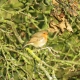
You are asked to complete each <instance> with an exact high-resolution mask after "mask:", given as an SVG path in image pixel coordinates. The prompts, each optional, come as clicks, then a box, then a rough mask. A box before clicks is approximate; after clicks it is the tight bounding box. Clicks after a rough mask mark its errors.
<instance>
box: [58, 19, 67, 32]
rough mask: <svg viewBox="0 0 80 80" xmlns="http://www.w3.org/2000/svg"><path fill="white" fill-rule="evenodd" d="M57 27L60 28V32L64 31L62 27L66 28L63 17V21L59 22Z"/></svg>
mask: <svg viewBox="0 0 80 80" xmlns="http://www.w3.org/2000/svg"><path fill="white" fill-rule="evenodd" d="M58 27H59V28H60V30H61V31H62V32H64V29H65V28H66V25H65V19H64V18H63V21H62V22H60V24H58Z"/></svg>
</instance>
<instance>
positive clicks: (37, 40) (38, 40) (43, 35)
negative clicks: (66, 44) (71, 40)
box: [23, 30, 48, 48]
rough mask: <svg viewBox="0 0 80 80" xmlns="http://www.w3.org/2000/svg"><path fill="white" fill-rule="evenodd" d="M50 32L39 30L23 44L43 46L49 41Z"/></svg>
mask: <svg viewBox="0 0 80 80" xmlns="http://www.w3.org/2000/svg"><path fill="white" fill-rule="evenodd" d="M47 39H48V32H47V31H45V30H44V31H39V32H37V33H35V34H33V35H32V37H31V39H30V40H29V41H28V42H27V43H26V44H25V45H24V46H23V48H25V47H26V46H27V45H32V46H34V47H36V48H38V47H43V46H44V45H45V44H46V43H47Z"/></svg>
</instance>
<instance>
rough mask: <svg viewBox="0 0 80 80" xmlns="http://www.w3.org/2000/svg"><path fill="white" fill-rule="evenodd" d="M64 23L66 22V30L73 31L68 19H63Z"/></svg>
mask: <svg viewBox="0 0 80 80" xmlns="http://www.w3.org/2000/svg"><path fill="white" fill-rule="evenodd" d="M65 24H66V27H67V28H66V29H67V30H68V31H70V32H73V29H72V27H71V25H70V24H69V23H68V21H67V20H65Z"/></svg>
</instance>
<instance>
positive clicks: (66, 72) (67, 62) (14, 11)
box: [0, 0, 80, 80]
mask: <svg viewBox="0 0 80 80" xmlns="http://www.w3.org/2000/svg"><path fill="white" fill-rule="evenodd" d="M77 1H78V0H77ZM59 3H60V2H59ZM59 5H60V7H61V8H62V7H63V6H62V5H61V4H59ZM79 7H80V5H79ZM53 8H54V5H53V4H52V0H0V80H79V79H80V15H78V16H77V17H74V16H70V15H69V14H67V11H66V10H65V8H63V9H64V10H65V14H66V15H67V16H68V20H70V23H71V24H72V28H73V33H71V32H68V31H65V32H64V33H62V35H58V34H55V33H54V34H52V33H49V37H48V42H47V44H46V46H45V48H44V49H36V48H34V47H32V46H29V47H27V48H26V49H22V47H23V44H25V42H27V41H29V39H30V37H31V35H32V34H34V33H35V32H37V31H40V30H47V29H48V28H49V22H50V19H51V18H52V17H51V16H50V11H51V10H52V9H53ZM79 14H80V11H79ZM46 47H48V48H46Z"/></svg>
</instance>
